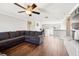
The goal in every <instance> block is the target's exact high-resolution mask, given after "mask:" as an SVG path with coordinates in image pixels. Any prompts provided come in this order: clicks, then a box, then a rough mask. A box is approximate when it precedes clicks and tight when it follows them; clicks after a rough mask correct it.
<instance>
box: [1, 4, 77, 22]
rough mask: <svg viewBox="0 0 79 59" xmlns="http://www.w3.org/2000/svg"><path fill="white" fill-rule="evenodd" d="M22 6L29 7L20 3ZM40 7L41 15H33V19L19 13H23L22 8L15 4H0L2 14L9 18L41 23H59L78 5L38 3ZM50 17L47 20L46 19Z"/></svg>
mask: <svg viewBox="0 0 79 59" xmlns="http://www.w3.org/2000/svg"><path fill="white" fill-rule="evenodd" d="M19 4H20V5H22V6H25V7H26V5H28V4H27V3H24V4H22V3H19ZM36 4H37V5H38V7H39V10H38V11H39V12H40V13H41V14H40V15H36V14H33V16H32V17H29V16H28V15H27V14H26V13H17V12H18V11H21V10H23V9H21V8H20V7H18V6H16V5H14V4H13V3H0V13H1V14H5V15H8V16H13V17H16V18H19V19H23V20H27V19H30V18H31V19H34V20H40V21H42V20H43V21H46V20H50V21H59V20H63V19H64V17H66V15H67V14H68V13H69V12H70V11H71V10H72V8H74V6H75V5H76V3H36ZM45 16H48V18H47V19H45V18H44V17H45Z"/></svg>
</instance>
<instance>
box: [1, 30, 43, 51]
mask: <svg viewBox="0 0 79 59" xmlns="http://www.w3.org/2000/svg"><path fill="white" fill-rule="evenodd" d="M22 42H29V43H32V44H37V45H39V44H41V43H43V31H41V32H38V31H14V32H0V51H1V50H4V49H7V48H10V47H13V46H15V45H17V44H20V43H22Z"/></svg>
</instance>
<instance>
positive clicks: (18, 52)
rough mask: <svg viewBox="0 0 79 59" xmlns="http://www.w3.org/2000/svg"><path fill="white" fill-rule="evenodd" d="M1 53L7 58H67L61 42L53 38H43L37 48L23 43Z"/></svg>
mask: <svg viewBox="0 0 79 59" xmlns="http://www.w3.org/2000/svg"><path fill="white" fill-rule="evenodd" d="M2 53H5V54H7V55H8V56H68V53H67V51H66V49H65V47H64V43H63V40H61V39H56V38H54V37H45V39H44V43H43V44H41V45H39V46H36V45H33V44H29V43H26V42H24V43H21V44H19V45H17V46H14V47H12V48H9V49H7V50H5V51H2Z"/></svg>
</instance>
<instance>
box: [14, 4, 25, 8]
mask: <svg viewBox="0 0 79 59" xmlns="http://www.w3.org/2000/svg"><path fill="white" fill-rule="evenodd" d="M14 4H15V5H17V6H19V7H21V8H23V9H26V8H25V7H23V6H21V5H19V4H18V3H14Z"/></svg>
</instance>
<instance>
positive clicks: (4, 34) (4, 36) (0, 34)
mask: <svg viewBox="0 0 79 59" xmlns="http://www.w3.org/2000/svg"><path fill="white" fill-rule="evenodd" d="M8 38H9V33H8V32H0V41H1V40H5V39H8Z"/></svg>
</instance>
